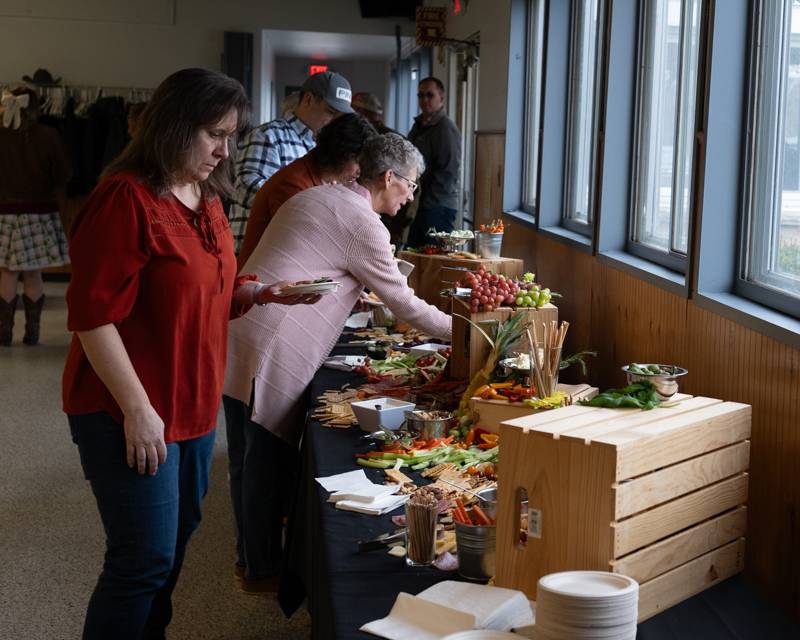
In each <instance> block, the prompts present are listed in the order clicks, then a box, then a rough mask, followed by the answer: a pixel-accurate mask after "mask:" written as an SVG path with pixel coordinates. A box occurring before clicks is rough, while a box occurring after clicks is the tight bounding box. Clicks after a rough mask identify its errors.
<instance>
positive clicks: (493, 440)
mask: <svg viewBox="0 0 800 640" xmlns="http://www.w3.org/2000/svg"><path fill="white" fill-rule="evenodd" d="M481 440H482V441H483V442H485V443H487V444H490V445H492V446H493V447H494V446H496V445H497V443H498V442H499V440H500V434H498V433H482V434H481Z"/></svg>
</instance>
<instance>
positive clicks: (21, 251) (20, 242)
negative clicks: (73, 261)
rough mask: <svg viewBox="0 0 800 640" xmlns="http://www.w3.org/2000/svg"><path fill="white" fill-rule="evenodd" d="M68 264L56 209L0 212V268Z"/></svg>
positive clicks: (64, 241)
mask: <svg viewBox="0 0 800 640" xmlns="http://www.w3.org/2000/svg"><path fill="white" fill-rule="evenodd" d="M65 264H69V254H68V253H67V236H66V234H65V233H64V228H63V227H62V226H61V219H60V218H59V216H58V213H57V212H53V213H21V214H13V215H12V214H0V268H3V269H8V270H9V271H38V270H39V269H44V268H46V267H60V266H62V265H65Z"/></svg>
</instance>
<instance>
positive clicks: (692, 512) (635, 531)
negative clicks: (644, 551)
mask: <svg viewBox="0 0 800 640" xmlns="http://www.w3.org/2000/svg"><path fill="white" fill-rule="evenodd" d="M747 480H748V476H747V474H746V473H743V474H740V475H737V476H735V477H733V478H728V479H727V480H723V481H722V482H719V483H717V484H714V485H711V486H710V487H706V488H704V489H701V490H700V491H695V492H694V493H690V494H689V495H686V496H683V497H681V498H678V499H677V500H672V501H671V502H668V503H666V504H663V505H661V506H659V507H655V508H654V509H650V510H649V511H645V512H644V513H640V514H638V515H635V516H633V517H631V518H628V519H626V520H622V521H621V522H613V523H612V524H611V527H612V529H613V530H614V554H613V558H620V557H622V556H624V555H626V554H628V553H630V552H631V551H635V550H636V549H640V548H642V547H644V546H646V545H648V544H652V543H653V542H655V541H656V540H660V539H661V538H665V537H667V536H669V535H671V534H673V533H676V532H678V531H681V530H682V529H685V528H687V527H690V526H692V525H693V524H696V523H698V522H701V521H703V520H705V519H706V518H710V517H711V516H714V515H717V514H718V513H721V512H722V511H727V510H728V509H732V508H733V507H736V506H737V505H740V504H743V503H745V502H747Z"/></svg>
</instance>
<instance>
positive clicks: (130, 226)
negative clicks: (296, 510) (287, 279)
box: [63, 69, 317, 640]
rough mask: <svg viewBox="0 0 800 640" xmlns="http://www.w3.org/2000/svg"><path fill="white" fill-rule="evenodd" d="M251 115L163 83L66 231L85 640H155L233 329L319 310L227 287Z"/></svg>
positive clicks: (236, 96) (207, 449) (210, 90)
mask: <svg viewBox="0 0 800 640" xmlns="http://www.w3.org/2000/svg"><path fill="white" fill-rule="evenodd" d="M247 109H248V105H247V97H246V96H245V93H244V91H243V89H242V87H241V85H240V84H239V83H238V82H237V81H235V80H233V79H231V78H228V77H227V76H223V75H221V74H218V73H214V72H211V71H206V70H203V69H185V70H183V71H178V72H177V73H174V74H173V75H171V76H170V77H168V78H167V79H166V80H164V82H163V83H162V84H161V85H160V86H159V87H158V89H156V91H155V93H154V95H153V99H152V101H151V102H150V103H149V104H148V106H147V108H146V109H145V111H144V113H143V114H142V117H141V121H140V124H139V127H138V129H137V131H136V134H135V135H134V137H133V139H132V141H131V142H130V144H129V145H128V146H127V147H126V149H125V150H124V151H123V153H122V154H121V155H120V156H119V158H117V159H116V160H115V161H114V162H113V163H112V165H111V166H110V167H109V168H108V169H107V170H106V172H105V176H104V179H103V181H102V182H101V183H100V184H99V185H98V187H97V188H96V189H95V190H94V192H93V193H92V195H91V196H90V198H89V200H88V201H87V203H86V205H85V206H84V207H83V209H82V210H81V212H80V214H79V215H78V217H77V219H76V220H75V223H74V225H73V231H72V238H71V247H70V257H71V259H72V279H71V283H70V286H69V290H68V291H67V304H68V307H69V315H68V328H69V329H70V330H71V331H73V332H74V336H73V340H72V346H71V349H70V352H69V356H68V357H67V363H66V368H65V371H64V378H63V396H64V411H65V412H66V413H67V415H68V418H69V423H70V429H71V431H72V438H73V440H74V441H75V443H76V444H77V445H78V450H79V452H80V458H81V464H82V466H83V470H84V474H85V475H86V478H87V480H89V482H90V484H91V487H92V490H93V492H94V494H95V497H96V499H97V504H98V508H99V510H100V516H101V519H102V521H103V526H104V528H105V531H106V538H107V540H106V555H105V562H104V566H103V571H102V573H101V574H100V578H99V579H98V582H97V586H96V587H95V590H94V593H93V595H92V598H91V601H90V603H89V607H88V611H87V615H86V623H85V627H84V636H83V637H84V638H115V639H122V638H126V639H127V638H130V639H131V640H133V639H139V638H148V639H149V638H164V633H165V628H166V626H167V625H168V624H169V621H170V618H171V616H172V607H171V594H172V591H173V589H174V587H175V584H176V582H177V579H178V574H179V572H180V568H181V564H182V562H183V556H184V552H185V549H186V544H187V542H188V540H189V537H190V536H191V534H192V532H193V531H194V530H195V529H196V528H197V526H198V525H199V523H200V519H201V505H202V500H203V497H204V496H205V493H206V490H207V486H208V474H209V468H210V465H211V451H212V448H213V444H214V428H215V426H216V416H217V411H218V409H219V403H220V398H221V395H222V382H223V377H224V367H225V359H226V344H227V323H228V319H229V317H231V316H233V317H235V316H237V315H241V314H242V313H244V312H245V311H246V310H247V309H248V308H249V305H252V304H267V303H273V302H280V303H282V304H297V303H312V302H315V301H316V299H317V298H314V297H293V298H287V297H280V298H278V297H277V296H278V289H279V287H280V285H279V284H276V285H272V286H266V285H261V284H259V283H257V282H255V281H254V278H253V277H249V276H244V277H240V278H238V279H237V277H236V259H235V257H234V254H233V241H232V237H231V232H230V229H229V227H228V222H227V220H226V218H225V214H224V212H223V210H222V205H221V203H220V199H219V195H220V194H221V193H225V192H227V191H229V190H230V182H229V178H228V176H229V175H230V173H229V171H230V168H229V158H228V150H229V146H230V144H231V141H232V139H233V138H234V136H235V135H236V134H237V133H238V132H239V131H241V130H242V129H243V128H244V127H245V126H246V123H247Z"/></svg>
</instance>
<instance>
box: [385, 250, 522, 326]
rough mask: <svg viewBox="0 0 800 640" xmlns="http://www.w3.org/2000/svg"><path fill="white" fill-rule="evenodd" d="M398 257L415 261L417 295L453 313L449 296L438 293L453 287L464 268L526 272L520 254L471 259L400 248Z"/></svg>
mask: <svg viewBox="0 0 800 640" xmlns="http://www.w3.org/2000/svg"><path fill="white" fill-rule="evenodd" d="M399 257H400V259H402V260H405V261H406V262H410V263H411V264H413V265H414V270H413V271H412V272H411V274H410V275H409V276H408V286H409V287H411V288H412V289H413V290H414V293H416V294H417V296H418V297H420V298H422V299H423V300H425V302H427V303H428V304H432V305H433V306H435V307H438V308H439V309H440V310H441V311H444V312H445V313H450V299H449V298H446V297H442V296H441V295H439V294H440V293H441V291H442V289H450V288H452V287H454V286H455V284H454V283H455V282H457V281H458V280H461V279H462V278H463V277H464V275H465V272H464V269H468V270H470V271H477V270H478V269H480V268H481V267H484V268H485V269H486V270H487V271H491V272H492V273H496V274H498V275H499V274H503V275H504V276H509V277H511V278H519V277H521V276H522V272H523V263H522V260H520V259H519V258H481V259H479V260H470V259H468V258H451V257H450V256H446V255H435V256H428V255H425V254H424V253H416V252H412V251H401V252H400V255H399Z"/></svg>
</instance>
